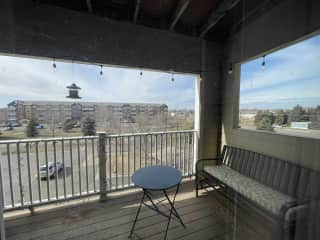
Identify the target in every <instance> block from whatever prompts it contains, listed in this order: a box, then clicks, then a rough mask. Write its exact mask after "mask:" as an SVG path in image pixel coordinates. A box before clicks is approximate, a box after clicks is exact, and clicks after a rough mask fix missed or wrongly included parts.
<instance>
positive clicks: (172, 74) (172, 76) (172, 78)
mask: <svg viewBox="0 0 320 240" xmlns="http://www.w3.org/2000/svg"><path fill="white" fill-rule="evenodd" d="M171 82H174V73H173V72H171Z"/></svg>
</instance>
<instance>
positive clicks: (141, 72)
mask: <svg viewBox="0 0 320 240" xmlns="http://www.w3.org/2000/svg"><path fill="white" fill-rule="evenodd" d="M142 75H143V71H142V68H140V76H142Z"/></svg>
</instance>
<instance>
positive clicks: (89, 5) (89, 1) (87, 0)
mask: <svg viewBox="0 0 320 240" xmlns="http://www.w3.org/2000/svg"><path fill="white" fill-rule="evenodd" d="M86 2H87V8H88V11H89V12H90V13H92V3H91V0H86Z"/></svg>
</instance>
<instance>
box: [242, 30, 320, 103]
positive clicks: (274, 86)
mask: <svg viewBox="0 0 320 240" xmlns="http://www.w3.org/2000/svg"><path fill="white" fill-rule="evenodd" d="M315 38H317V39H319V40H320V36H317V37H315ZM319 59H320V41H315V40H314V39H310V40H307V41H304V42H301V43H298V44H295V45H293V46H291V47H288V48H285V49H282V50H279V51H277V52H274V53H272V54H270V55H268V56H267V57H266V67H265V69H264V70H262V69H261V67H260V64H261V59H257V60H254V61H251V62H248V63H246V64H243V65H242V66H241V88H240V104H241V105H242V106H244V105H250V106H252V107H254V106H255V105H256V106H258V105H260V106H261V105H263V104H264V103H265V104H268V106H272V104H275V106H277V107H278V106H279V105H281V104H282V105H283V106H288V104H289V103H293V102H294V103H295V104H297V103H299V102H301V103H303V104H305V105H308V106H311V105H312V106H313V105H316V104H320V101H319V100H320V66H319ZM293 99H294V100H293ZM287 103H288V104H287ZM289 105H290V104H289Z"/></svg>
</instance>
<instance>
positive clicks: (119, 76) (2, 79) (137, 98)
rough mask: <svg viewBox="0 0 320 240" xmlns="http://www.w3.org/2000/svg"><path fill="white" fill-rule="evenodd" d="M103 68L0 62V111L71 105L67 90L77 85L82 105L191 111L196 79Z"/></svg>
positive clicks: (12, 60) (47, 62) (10, 59)
mask: <svg viewBox="0 0 320 240" xmlns="http://www.w3.org/2000/svg"><path fill="white" fill-rule="evenodd" d="M140 71H141V70H140V69H128V68H115V67H108V66H104V67H103V75H102V76H101V75H100V66H97V65H91V64H79V63H71V62H61V61H57V60H56V68H53V60H43V59H36V58H23V57H12V56H0V108H1V107H6V106H7V104H8V103H9V102H11V101H13V100H52V101H68V100H69V101H70V99H68V98H66V96H67V95H68V90H67V88H66V86H68V85H70V84H71V83H76V84H77V85H78V86H79V87H81V90H80V96H81V97H82V99H81V100H80V101H96V102H131V103H161V104H167V105H168V107H169V110H170V109H194V101H195V79H196V76H195V75H184V74H174V82H172V81H171V78H172V74H171V73H165V72H156V71H147V70H143V75H142V76H141V75H140Z"/></svg>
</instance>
